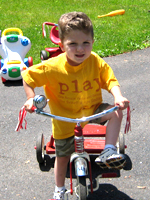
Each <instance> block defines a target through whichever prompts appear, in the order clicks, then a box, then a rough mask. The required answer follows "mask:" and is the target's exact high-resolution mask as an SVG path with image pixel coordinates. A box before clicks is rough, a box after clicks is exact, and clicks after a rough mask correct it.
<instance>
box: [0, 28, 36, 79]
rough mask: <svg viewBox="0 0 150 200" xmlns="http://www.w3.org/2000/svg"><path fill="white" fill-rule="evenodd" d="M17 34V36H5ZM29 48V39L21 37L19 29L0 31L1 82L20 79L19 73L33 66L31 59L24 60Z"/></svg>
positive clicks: (21, 33)
mask: <svg viewBox="0 0 150 200" xmlns="http://www.w3.org/2000/svg"><path fill="white" fill-rule="evenodd" d="M9 32H17V33H18V34H14V33H13V34H7V35H6V33H9ZM30 48H31V42H30V40H29V38H27V37H25V36H23V32H22V31H21V30H20V29H19V28H8V29H5V30H4V31H3V32H2V37H1V31H0V56H1V57H2V59H0V75H1V79H2V82H3V83H4V82H6V81H7V80H11V81H14V80H20V79H22V76H21V72H22V71H23V70H26V69H27V68H28V67H30V66H32V65H33V59H32V57H28V58H25V55H26V54H27V52H28V51H29V50H30Z"/></svg>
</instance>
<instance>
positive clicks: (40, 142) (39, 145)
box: [36, 134, 44, 164]
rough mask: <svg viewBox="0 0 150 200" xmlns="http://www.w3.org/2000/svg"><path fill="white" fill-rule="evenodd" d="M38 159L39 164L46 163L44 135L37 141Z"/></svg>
mask: <svg viewBox="0 0 150 200" xmlns="http://www.w3.org/2000/svg"><path fill="white" fill-rule="evenodd" d="M36 158H37V161H38V163H40V164H41V163H43V162H44V135H43V134H42V135H39V136H38V138H37V141H36Z"/></svg>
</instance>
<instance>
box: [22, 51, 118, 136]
mask: <svg viewBox="0 0 150 200" xmlns="http://www.w3.org/2000/svg"><path fill="white" fill-rule="evenodd" d="M22 77H23V79H24V80H25V82H26V83H27V84H29V85H30V86H31V87H32V88H35V87H41V86H44V90H45V94H46V97H47V98H48V99H50V101H49V106H50V110H51V113H52V114H55V115H58V116H63V117H69V118H80V117H83V116H89V115H91V114H93V112H94V111H95V110H96V108H97V107H98V106H99V105H100V104H101V103H102V93H101V89H105V90H107V91H110V89H111V88H112V87H114V86H116V85H119V83H118V81H117V79H116V78H115V76H114V73H113V71H112V69H111V68H110V67H109V65H108V64H107V63H106V62H105V61H104V60H103V59H101V58H100V57H99V56H98V55H97V54H95V53H93V52H92V53H91V55H90V57H89V58H88V59H86V60H85V61H84V62H83V63H82V64H80V65H78V66H70V65H69V64H68V63H67V60H66V54H65V53H63V54H60V55H59V56H58V57H54V58H51V59H49V60H47V61H44V62H42V63H40V64H38V65H34V66H32V67H30V68H29V69H28V70H25V71H24V72H23V73H22ZM52 121H53V125H52V127H53V136H54V138H55V139H63V138H68V137H71V136H72V135H74V127H75V124H74V123H69V122H62V121H58V120H52ZM84 125H85V123H84V124H82V126H84Z"/></svg>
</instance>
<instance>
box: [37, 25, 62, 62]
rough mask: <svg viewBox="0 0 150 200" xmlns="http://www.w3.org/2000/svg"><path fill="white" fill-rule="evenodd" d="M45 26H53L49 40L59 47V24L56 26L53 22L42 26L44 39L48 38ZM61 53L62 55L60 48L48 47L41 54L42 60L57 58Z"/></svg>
mask: <svg viewBox="0 0 150 200" xmlns="http://www.w3.org/2000/svg"><path fill="white" fill-rule="evenodd" d="M45 25H47V26H52V28H51V31H50V35H49V38H50V40H51V41H52V42H53V43H54V44H56V45H58V44H59V41H60V39H59V36H58V30H57V24H54V23H51V22H44V23H43V25H42V32H43V37H45V36H46V31H45ZM47 53H48V54H49V55H48V54H47ZM60 53H62V50H61V48H60V47H59V46H57V47H49V48H48V47H47V48H45V50H42V51H41V52H40V58H41V61H43V60H47V59H48V58H52V57H55V56H57V55H59V54H60Z"/></svg>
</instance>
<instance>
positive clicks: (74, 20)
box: [58, 12, 94, 41]
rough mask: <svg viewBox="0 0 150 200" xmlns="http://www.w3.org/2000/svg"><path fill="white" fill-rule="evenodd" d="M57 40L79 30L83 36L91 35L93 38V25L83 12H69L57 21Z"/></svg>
mask: <svg viewBox="0 0 150 200" xmlns="http://www.w3.org/2000/svg"><path fill="white" fill-rule="evenodd" d="M58 30H59V38H60V40H61V41H63V39H64V37H65V36H66V35H67V34H68V33H70V31H72V30H81V31H83V32H84V33H85V34H91V36H92V38H94V32H93V25H92V22H91V20H90V19H89V17H88V16H87V15H86V14H85V13H83V12H70V13H66V14H63V15H62V16H61V17H60V19H59V21H58Z"/></svg>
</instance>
